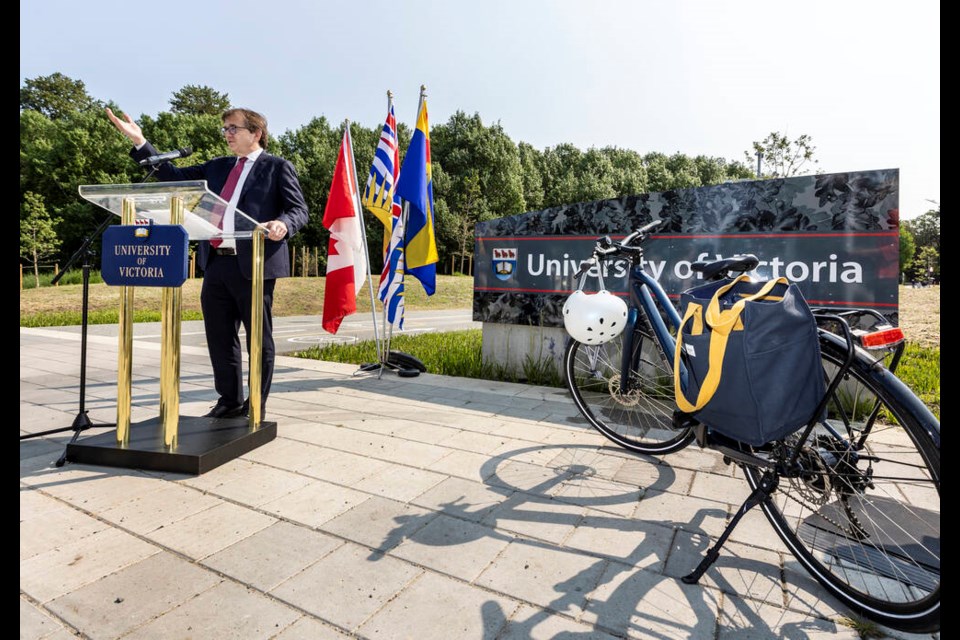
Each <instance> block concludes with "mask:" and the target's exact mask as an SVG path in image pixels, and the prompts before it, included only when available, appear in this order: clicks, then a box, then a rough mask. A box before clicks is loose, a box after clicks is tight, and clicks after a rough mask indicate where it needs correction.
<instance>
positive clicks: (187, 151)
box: [140, 147, 193, 167]
mask: <svg viewBox="0 0 960 640" xmlns="http://www.w3.org/2000/svg"><path fill="white" fill-rule="evenodd" d="M192 153H193V147H184V148H183V149H177V150H176V151H167V152H166V153H160V154H157V155H155V156H150V157H149V158H144V159H143V160H141V161H140V166H142V167H151V166H153V165H155V164H162V163H164V162H167V161H169V160H176V159H177V158H186V157H187V156H189V155H191V154H192Z"/></svg>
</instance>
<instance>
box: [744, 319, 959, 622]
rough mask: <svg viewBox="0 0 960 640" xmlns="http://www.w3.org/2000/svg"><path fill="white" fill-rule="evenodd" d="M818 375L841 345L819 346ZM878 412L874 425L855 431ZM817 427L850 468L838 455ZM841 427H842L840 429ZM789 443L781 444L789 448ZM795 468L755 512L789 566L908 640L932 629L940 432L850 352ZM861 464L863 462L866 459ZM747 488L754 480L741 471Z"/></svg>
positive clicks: (923, 411)
mask: <svg viewBox="0 0 960 640" xmlns="http://www.w3.org/2000/svg"><path fill="white" fill-rule="evenodd" d="M820 346H821V352H822V357H823V362H824V370H825V373H826V375H830V374H831V373H833V372H835V371H836V370H837V368H838V367H839V365H840V363H841V362H842V361H843V358H844V355H845V346H843V345H841V344H840V343H838V342H837V341H835V340H832V339H829V338H822V339H821V345H820ZM876 403H879V406H880V408H881V413H880V417H878V418H877V421H876V422H875V424H874V425H873V428H872V430H871V431H870V432H869V433H868V434H866V435H865V436H864V433H863V430H862V427H863V426H864V425H865V424H866V420H867V418H868V417H869V415H870V413H871V412H872V411H873V407H874V406H876ZM824 424H829V425H830V426H833V427H834V428H835V429H836V430H837V431H838V433H840V434H843V435H844V437H845V439H846V440H847V441H848V442H854V441H857V440H860V439H861V437H863V441H862V448H860V449H859V451H860V456H859V459H854V458H852V457H850V456H849V455H844V454H842V452H843V451H844V449H843V448H842V445H841V444H840V443H838V442H837V439H836V438H835V437H834V436H832V435H830V434H829V432H828V430H827V429H826V427H825V426H824ZM848 425H849V427H848ZM799 437H800V434H799V433H797V434H794V435H793V436H791V437H790V438H788V439H786V440H785V442H786V443H788V444H789V441H790V439H791V438H792V439H793V441H794V442H796V441H797V440H799ZM807 442H808V443H812V444H809V445H806V446H805V447H804V449H803V450H802V453H801V456H800V458H799V461H800V463H801V465H802V466H803V468H804V473H803V474H801V475H800V476H799V477H783V476H781V478H780V481H779V486H778V488H777V490H776V492H774V493H773V495H771V496H770V497H769V498H768V499H767V500H766V501H765V502H763V503H762V504H761V506H762V508H763V512H764V513H765V514H766V516H767V519H768V520H769V521H770V523H771V524H772V525H773V528H774V529H775V530H776V532H777V534H778V535H779V536H780V539H781V540H783V542H784V544H786V545H787V547H788V548H789V549H790V550H791V552H792V553H793V555H794V556H795V557H796V558H797V560H798V561H799V562H800V563H801V564H802V565H803V566H804V567H805V568H806V569H807V570H808V571H809V572H810V574H811V575H812V576H813V577H814V578H816V579H817V581H819V582H820V584H822V585H823V586H824V587H825V588H826V589H827V590H829V591H830V592H831V593H832V594H833V595H834V596H836V597H837V598H839V599H840V600H841V601H842V602H844V603H845V604H846V605H847V606H848V607H850V608H851V609H852V610H853V611H855V612H857V613H858V614H860V615H862V616H865V617H867V618H870V619H872V620H874V621H876V622H879V623H881V624H884V625H887V626H889V627H892V628H895V629H899V630H901V631H909V632H915V633H916V632H934V631H938V630H939V629H940V423H939V421H938V420H937V419H936V418H935V417H934V416H933V415H932V414H931V413H930V412H929V411H928V410H927V408H926V407H925V406H924V405H923V404H922V403H921V402H920V400H919V399H917V398H916V396H915V395H914V394H913V393H912V392H911V391H910V390H909V388H907V387H906V385H904V384H903V383H902V382H901V381H900V380H899V379H897V378H896V377H895V376H894V375H893V374H891V373H890V372H888V371H887V370H886V369H885V368H884V367H883V366H882V365H879V364H876V363H875V361H874V360H873V359H872V358H871V356H869V355H868V354H866V353H865V352H858V354H857V357H856V359H855V360H854V362H853V365H852V366H851V368H850V370H849V372H848V373H847V375H846V376H845V379H844V381H843V382H842V384H841V385H840V387H838V389H837V391H835V392H834V393H833V397H831V399H830V403H829V404H828V410H827V415H826V418H825V420H824V421H823V422H821V423H820V424H818V425H817V427H815V429H814V431H813V433H812V434H811V438H810V439H808V441H807ZM867 456H871V457H873V459H872V460H868V459H867ZM743 471H744V473H745V474H746V476H747V480H748V482H749V483H750V485H751V487H754V488H756V486H757V483H758V482H759V480H760V477H761V472H760V471H759V470H758V469H756V468H753V467H748V466H744V467H743Z"/></svg>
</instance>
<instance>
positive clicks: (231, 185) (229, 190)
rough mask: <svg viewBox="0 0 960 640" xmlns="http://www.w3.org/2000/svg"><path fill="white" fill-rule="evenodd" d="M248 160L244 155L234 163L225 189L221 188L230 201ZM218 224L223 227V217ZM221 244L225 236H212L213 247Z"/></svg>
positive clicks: (225, 197)
mask: <svg viewBox="0 0 960 640" xmlns="http://www.w3.org/2000/svg"><path fill="white" fill-rule="evenodd" d="M246 161H247V159H246V158H244V157H240V158H238V159H237V164H235V165H233V169H231V170H230V175H228V176H227V181H226V182H225V183H224V184H223V189H221V190H220V197H221V198H223V199H224V200H226V201H227V202H228V203H229V202H230V198H232V197H233V192H234V190H236V188H237V182H239V181H240V174H241V173H243V163H244V162H246ZM224 215H226V212H224ZM217 226H219V227H220V228H221V229H223V218H222V217H221V218H220V224H219V225H217ZM221 244H223V238H210V246H211V247H214V248H216V247H219V246H220V245H221Z"/></svg>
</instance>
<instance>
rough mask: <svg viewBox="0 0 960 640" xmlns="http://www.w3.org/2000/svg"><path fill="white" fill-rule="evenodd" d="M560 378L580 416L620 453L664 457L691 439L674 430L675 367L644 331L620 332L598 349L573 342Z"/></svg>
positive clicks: (687, 432)
mask: <svg viewBox="0 0 960 640" xmlns="http://www.w3.org/2000/svg"><path fill="white" fill-rule="evenodd" d="M628 337H629V338H630V339H629V340H628ZM627 342H629V343H630V344H631V345H632V347H631V349H632V355H631V358H630V362H629V364H628V366H627V371H628V374H627V379H626V380H623V379H622V373H621V371H622V361H623V349H624V344H625V343H627ZM564 373H565V377H566V382H567V388H568V389H569V390H570V394H571V395H572V396H573V401H574V402H575V403H576V405H577V408H578V409H579V410H580V413H582V414H583V416H584V417H585V418H586V419H587V420H588V421H589V422H590V424H591V425H592V426H593V427H594V428H595V429H596V430H597V431H599V432H600V433H602V434H603V435H604V436H606V437H607V438H609V439H610V440H612V441H613V442H615V443H617V444H618V445H620V446H621V447H623V448H624V449H629V450H630V451H636V452H638V453H646V454H651V455H664V454H667V453H671V452H673V451H677V450H678V449H682V448H683V447H685V446H687V445H688V444H689V443H690V441H691V440H692V439H693V432H692V430H691V429H674V428H673V410H674V398H673V366H672V363H670V362H667V361H666V359H665V358H664V357H663V356H662V355H661V351H660V349H658V348H657V345H656V344H655V343H654V341H653V338H651V337H650V336H649V335H647V334H646V333H645V332H643V331H641V330H635V331H634V332H633V333H632V334H627V333H623V334H621V335H620V336H619V337H617V338H616V339H614V340H611V341H610V342H607V343H605V344H601V345H587V344H583V343H580V342H577V341H575V340H571V341H570V343H569V344H568V345H567V351H566V353H565V355H564Z"/></svg>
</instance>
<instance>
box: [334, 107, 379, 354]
mask: <svg viewBox="0 0 960 640" xmlns="http://www.w3.org/2000/svg"><path fill="white" fill-rule="evenodd" d="M343 126H344V127H345V128H346V132H347V147H348V148H349V149H350V172H351V174H352V176H351V177H352V178H353V184H354V185H355V188H354V190H353V198H354V204H355V206H356V209H357V211H358V212H359V214H360V234H361V235H362V236H363V255H364V257H365V258H366V260H367V284H368V287H367V288H368V289H369V290H370V313H372V314H373V340H374V344H375V345H376V349H377V359H378V360H380V361H382V360H383V357H382V356H381V352H380V334H379V332H378V331H377V306H376V304H375V303H374V297H373V272H372V271H371V268H370V252H369V250H368V249H367V225H366V224H365V223H364V221H363V197H362V196H361V195H360V183H359V182H358V181H357V163H356V160H354V158H353V137H352V136H351V135H350V119H349V118H347V119H346V120H344V121H343Z"/></svg>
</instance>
